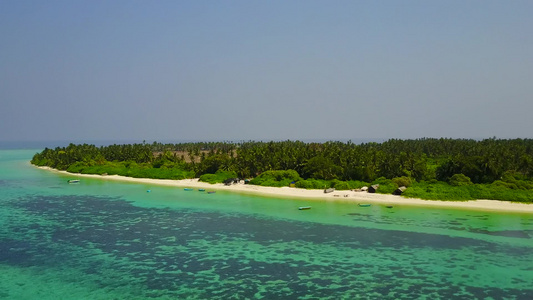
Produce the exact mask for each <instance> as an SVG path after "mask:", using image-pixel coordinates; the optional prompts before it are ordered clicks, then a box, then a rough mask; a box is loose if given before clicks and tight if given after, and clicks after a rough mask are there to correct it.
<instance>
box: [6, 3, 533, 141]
mask: <svg viewBox="0 0 533 300" xmlns="http://www.w3.org/2000/svg"><path fill="white" fill-rule="evenodd" d="M532 15H533V1H530V0H525V1H520V0H514V1H507V0H502V1H491V0H471V1H463V0H460V1H454V0H446V1H439V0H435V1H425V0H419V1H412V0H402V1H393V0H390V1H383V0H382V1H379V0H378V1H357V0H350V1H340V0H336V1H315V0H305V1H248V0H247V1H238V0H232V1H214V0H213V1H192V0H191V1H186V0H183V1H163V0H162V1H134V0H132V1H122V0H114V1H100V0H88V1H77V0H65V1H56V0H47V1H38V0H34V1H27V0H16V1H15V0H0V141H50V140H68V141H73V142H83V141H91V140H116V141H117V142H119V141H124V140H134V141H140V142H142V141H143V140H146V141H223V140H225V141H241V140H256V141H257V140H287V139H290V140H314V139H326V140H357V139H365V138H371V139H372V138H373V139H389V138H400V139H412V138H422V137H435V138H439V137H450V138H475V139H482V138H490V137H497V138H533V114H532V113H533V18H532V17H531V16H532Z"/></svg>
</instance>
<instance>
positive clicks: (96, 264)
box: [0, 150, 533, 300]
mask: <svg viewBox="0 0 533 300" xmlns="http://www.w3.org/2000/svg"><path fill="white" fill-rule="evenodd" d="M38 151H40V150H0V191H1V193H0V299H17V300H19V299H528V300H529V299H533V284H532V282H533V214H525V213H524V214H520V213H507V212H505V213H504V212H484V211H476V210H459V209H448V208H446V209H444V208H423V207H410V206H403V205H395V206H394V207H393V208H387V207H385V206H381V205H372V206H370V207H359V206H357V205H356V204H353V203H349V202H331V201H321V200H309V201H307V200H296V199H278V198H270V197H262V196H256V195H247V194H239V193H230V192H224V191H217V193H215V194H207V193H206V192H200V191H197V190H195V191H185V190H184V189H183V188H176V187H165V186H155V185H149V184H139V183H127V182H116V181H106V180H102V179H93V178H76V176H75V175H64V174H58V173H54V172H50V171H46V170H42V169H38V168H35V167H33V166H32V165H30V164H29V160H30V159H31V157H32V156H33V154H35V153H36V152H38ZM69 179H80V180H81V181H80V183H78V184H68V183H67V180H69ZM148 191H150V192H148ZM307 205H309V206H312V209H310V210H303V211H301V210H298V207H299V206H307Z"/></svg>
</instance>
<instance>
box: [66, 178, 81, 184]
mask: <svg viewBox="0 0 533 300" xmlns="http://www.w3.org/2000/svg"><path fill="white" fill-rule="evenodd" d="M67 182H68V183H80V180H79V179H70V180H67Z"/></svg>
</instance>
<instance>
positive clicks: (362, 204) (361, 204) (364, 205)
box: [359, 203, 370, 207]
mask: <svg viewBox="0 0 533 300" xmlns="http://www.w3.org/2000/svg"><path fill="white" fill-rule="evenodd" d="M359 206H361V207H369V206H370V204H368V203H359Z"/></svg>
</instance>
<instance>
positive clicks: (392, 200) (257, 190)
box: [39, 167, 533, 213]
mask: <svg viewBox="0 0 533 300" xmlns="http://www.w3.org/2000/svg"><path fill="white" fill-rule="evenodd" d="M39 168H40V169H44V170H49V171H52V172H56V173H61V174H65V175H71V176H73V177H76V178H79V177H85V178H99V179H103V180H116V181H124V182H136V183H144V184H153V185H162V186H175V187H183V188H186V187H189V188H203V189H206V190H224V191H233V192H240V193H250V194H256V195H264V196H270V197H276V198H301V199H307V200H310V199H317V200H330V201H350V202H354V203H378V204H385V205H409V206H425V207H432V206H433V207H449V208H459V209H461V208H464V209H472V210H483V211H502V212H521V213H533V204H525V203H513V202H508V201H497V200H474V201H434V200H422V199H413V198H404V197H400V196H394V195H384V194H371V193H366V192H354V191H335V192H333V193H328V194H325V193H324V192H323V191H322V190H305V189H298V188H290V187H281V188H278V187H264V186H256V185H247V184H246V185H245V184H242V183H240V184H233V185H230V186H226V185H224V184H222V183H217V184H209V183H205V182H199V181H198V179H183V180H170V179H149V178H132V177H125V176H119V175H90V174H77V173H76V174H74V173H68V172H66V171H59V170H56V169H52V168H49V167H39Z"/></svg>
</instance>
